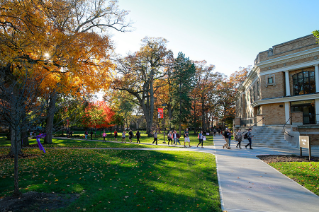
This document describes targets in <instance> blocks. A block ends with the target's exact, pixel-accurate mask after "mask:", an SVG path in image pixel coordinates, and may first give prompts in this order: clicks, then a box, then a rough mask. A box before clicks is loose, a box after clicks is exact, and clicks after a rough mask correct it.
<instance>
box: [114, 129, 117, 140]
mask: <svg viewBox="0 0 319 212" xmlns="http://www.w3.org/2000/svg"><path fill="white" fill-rule="evenodd" d="M114 139H115V141H117V131H116V130H115V131H114Z"/></svg>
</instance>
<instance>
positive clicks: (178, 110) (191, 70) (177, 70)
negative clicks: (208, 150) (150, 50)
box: [172, 52, 196, 135]
mask: <svg viewBox="0 0 319 212" xmlns="http://www.w3.org/2000/svg"><path fill="white" fill-rule="evenodd" d="M195 72H196V69H195V65H194V63H192V61H190V60H189V58H186V57H185V55H184V54H183V53H182V52H179V53H178V56H177V58H176V59H175V62H174V71H173V73H172V81H173V90H172V104H173V119H172V122H173V123H174V124H179V134H180V135H181V129H182V123H187V122H188V120H189V116H190V111H191V98H190V95H189V94H190V92H191V91H192V89H193V87H194V86H195V84H196V78H195Z"/></svg>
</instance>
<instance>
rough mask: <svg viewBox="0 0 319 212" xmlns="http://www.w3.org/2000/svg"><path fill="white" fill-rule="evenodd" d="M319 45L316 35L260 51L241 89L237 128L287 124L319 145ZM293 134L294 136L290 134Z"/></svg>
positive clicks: (237, 107) (291, 129) (289, 132)
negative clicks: (305, 132)
mask: <svg viewBox="0 0 319 212" xmlns="http://www.w3.org/2000/svg"><path fill="white" fill-rule="evenodd" d="M318 66H319V45H318V44H317V41H316V38H315V37H314V36H313V35H307V36H305V37H301V38H297V39H295V40H291V41H288V42H285V43H281V44H278V45H275V46H273V47H272V48H270V49H268V50H266V51H263V52H260V53H259V54H258V55H257V57H256V59H255V64H254V67H253V69H252V71H251V72H250V73H249V75H248V78H247V79H246V80H245V81H244V83H243V84H242V86H241V88H240V94H239V97H238V100H237V103H236V119H235V123H234V124H235V127H240V126H250V125H257V126H269V125H280V126H283V125H285V124H286V125H287V132H286V134H288V135H293V137H294V139H292V140H294V142H295V143H296V142H297V138H298V137H299V136H298V135H299V132H300V134H303V133H302V132H304V131H308V134H311V137H312V141H313V142H314V143H317V142H318V144H319V139H317V137H319V125H317V124H318V123H319V67H318ZM290 137H292V136H290Z"/></svg>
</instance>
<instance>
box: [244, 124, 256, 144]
mask: <svg viewBox="0 0 319 212" xmlns="http://www.w3.org/2000/svg"><path fill="white" fill-rule="evenodd" d="M252 137H254V136H253V135H252V134H251V128H249V130H248V132H247V139H248V141H249V143H248V144H247V145H245V148H246V149H247V146H249V149H253V148H252V147H251V138H252Z"/></svg>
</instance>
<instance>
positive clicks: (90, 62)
mask: <svg viewBox="0 0 319 212" xmlns="http://www.w3.org/2000/svg"><path fill="white" fill-rule="evenodd" d="M0 13H1V14H0V26H1V28H0V36H1V37H0V38H1V39H0V56H1V62H2V63H3V64H1V65H2V66H3V67H7V65H9V66H10V64H18V63H19V62H21V60H24V61H25V62H28V63H30V64H31V63H32V64H36V66H37V67H36V69H35V70H34V71H36V72H38V73H41V74H43V75H45V76H46V78H45V79H44V80H43V87H42V88H43V89H44V91H45V92H47V93H49V94H50V105H49V108H48V113H49V114H54V111H55V102H56V99H57V95H58V94H59V93H72V94H73V95H82V94H83V93H92V92H96V91H99V90H100V89H107V88H108V87H109V84H110V81H111V80H110V72H109V69H110V68H111V67H113V64H112V63H111V62H110V59H109V55H110V50H111V49H112V46H111V44H110V41H109V38H108V36H106V35H104V34H103V33H105V31H106V30H107V29H115V30H118V31H125V29H126V28H127V27H128V26H129V24H127V23H126V22H125V16H126V15H127V14H128V13H127V11H124V10H120V9H119V8H118V6H117V1H109V2H108V4H106V2H105V1H104V0H93V1H87V0H84V1H82V0H74V1H59V0H52V1H41V0H35V1H31V0H26V1H18V0H13V1H1V2H0ZM47 88H49V89H48V90H47ZM53 119H54V117H53V115H50V116H48V118H47V121H46V132H47V137H46V139H45V142H47V143H51V142H52V127H53Z"/></svg>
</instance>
